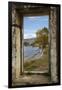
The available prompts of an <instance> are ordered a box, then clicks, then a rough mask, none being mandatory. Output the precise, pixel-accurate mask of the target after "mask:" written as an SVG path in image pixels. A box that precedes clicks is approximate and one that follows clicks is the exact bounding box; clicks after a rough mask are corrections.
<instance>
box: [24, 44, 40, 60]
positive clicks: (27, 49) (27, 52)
mask: <svg viewBox="0 0 62 90" xmlns="http://www.w3.org/2000/svg"><path fill="white" fill-rule="evenodd" d="M40 52H41V49H39V48H38V47H32V46H24V60H28V59H31V58H34V57H35V56H37V55H38V54H40Z"/></svg>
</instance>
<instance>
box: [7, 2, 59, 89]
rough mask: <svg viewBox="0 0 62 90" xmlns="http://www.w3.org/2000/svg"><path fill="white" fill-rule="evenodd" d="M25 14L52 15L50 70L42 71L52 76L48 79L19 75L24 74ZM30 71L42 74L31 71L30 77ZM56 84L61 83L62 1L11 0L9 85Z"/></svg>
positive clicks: (50, 25) (9, 12) (13, 86)
mask: <svg viewBox="0 0 62 90" xmlns="http://www.w3.org/2000/svg"><path fill="white" fill-rule="evenodd" d="M25 15H28V16H33V15H34V16H38V15H40V16H41V15H48V16H49V30H50V32H49V42H50V43H49V69H48V73H42V75H43V76H47V77H49V82H45V83H36V84H35V83H34V82H35V80H34V82H33V83H30V82H31V81H30V82H29V81H26V82H22V81H23V79H20V78H23V75H24V62H23V58H24V56H23V52H24V51H23V33H24V32H23V28H22V25H23V17H24V16H25ZM19 17H20V18H19ZM15 22H16V23H15ZM15 31H16V32H15ZM13 35H14V36H13ZM15 41H16V42H15ZM14 60H15V69H14V73H15V75H14V77H13V70H12V69H13V61H14ZM29 75H34V77H35V75H37V78H39V77H38V75H41V73H35V74H34V73H28V75H27V77H29ZM30 77H31V76H30ZM34 77H33V79H34ZM27 80H28V78H27ZM30 80H31V79H30ZM37 80H38V79H37ZM24 81H25V78H24ZM36 82H38V81H36ZM41 82H42V81H41ZM53 85H60V5H59V4H43V3H29V2H8V88H17V87H18V88H19V87H20V88H21V87H38V86H53Z"/></svg>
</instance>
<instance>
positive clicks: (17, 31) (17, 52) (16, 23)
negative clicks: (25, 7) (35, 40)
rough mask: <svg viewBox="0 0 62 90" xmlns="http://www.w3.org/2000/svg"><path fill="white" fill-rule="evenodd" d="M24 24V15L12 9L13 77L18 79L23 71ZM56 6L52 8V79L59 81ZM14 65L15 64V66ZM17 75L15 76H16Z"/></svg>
mask: <svg viewBox="0 0 62 90" xmlns="http://www.w3.org/2000/svg"><path fill="white" fill-rule="evenodd" d="M22 24H23V16H22V15H21V16H19V14H18V12H17V11H16V10H15V9H12V25H13V26H12V73H14V74H12V77H13V78H16V79H18V78H19V77H20V74H22V71H23V67H22V66H23V62H22V60H23V59H22V58H23V57H22V56H23V52H22V51H23V50H22V49H23V48H22V46H23V45H22V41H23V40H22V38H23V37H22V31H23V30H22ZM56 30H57V26H56V8H55V7H51V8H50V35H51V36H50V41H51V42H50V62H49V63H50V72H51V74H50V75H51V80H52V81H53V82H57V54H56ZM13 66H15V67H14V68H13ZM14 75H15V76H14Z"/></svg>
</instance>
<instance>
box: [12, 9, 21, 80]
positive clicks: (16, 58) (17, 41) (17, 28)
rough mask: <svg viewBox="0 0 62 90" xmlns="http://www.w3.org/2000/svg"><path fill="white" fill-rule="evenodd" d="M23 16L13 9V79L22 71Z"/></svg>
mask: <svg viewBox="0 0 62 90" xmlns="http://www.w3.org/2000/svg"><path fill="white" fill-rule="evenodd" d="M22 19H23V18H22V16H21V17H20V16H19V14H18V13H17V11H16V9H14V8H13V9H12V79H13V80H14V79H18V78H19V77H20V74H21V73H22Z"/></svg>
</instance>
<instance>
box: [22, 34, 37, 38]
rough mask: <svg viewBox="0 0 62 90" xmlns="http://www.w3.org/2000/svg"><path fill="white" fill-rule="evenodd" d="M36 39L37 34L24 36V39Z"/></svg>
mask: <svg viewBox="0 0 62 90" xmlns="http://www.w3.org/2000/svg"><path fill="white" fill-rule="evenodd" d="M34 37H36V35H35V34H24V39H27V38H34Z"/></svg>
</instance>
